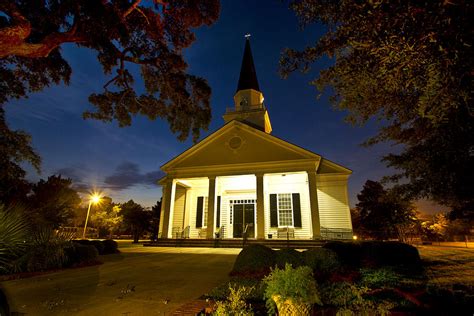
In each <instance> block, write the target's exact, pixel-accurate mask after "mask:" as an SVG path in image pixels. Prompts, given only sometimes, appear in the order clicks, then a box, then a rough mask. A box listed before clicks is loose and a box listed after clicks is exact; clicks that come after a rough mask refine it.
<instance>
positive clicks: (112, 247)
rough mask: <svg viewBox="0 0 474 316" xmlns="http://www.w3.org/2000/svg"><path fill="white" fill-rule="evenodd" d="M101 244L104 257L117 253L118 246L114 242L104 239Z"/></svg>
mask: <svg viewBox="0 0 474 316" xmlns="http://www.w3.org/2000/svg"><path fill="white" fill-rule="evenodd" d="M102 244H103V245H104V255H108V254H111V253H117V252H119V250H118V244H117V242H116V241H115V240H112V239H105V240H103V241H102Z"/></svg>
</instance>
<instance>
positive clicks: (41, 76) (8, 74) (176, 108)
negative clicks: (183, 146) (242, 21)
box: [0, 0, 220, 140]
mask: <svg viewBox="0 0 474 316" xmlns="http://www.w3.org/2000/svg"><path fill="white" fill-rule="evenodd" d="M219 10H220V5H219V1H218V0H196V1H185V0H171V1H160V0H154V1H150V2H149V1H141V0H133V1H132V0H110V1H58V0H54V1H36V2H29V1H19V0H13V1H1V2H0V104H4V103H5V102H7V101H8V100H10V99H12V98H21V97H25V96H26V95H27V94H28V93H29V92H34V91H40V90H42V89H44V88H45V87H47V86H50V85H51V84H58V83H60V82H61V81H62V82H64V83H66V84H68V83H69V80H70V76H71V72H72V69H71V67H70V65H69V63H68V62H67V61H66V60H65V59H64V58H63V55H62V53H61V46H62V45H63V44H65V43H74V44H76V45H77V46H79V47H85V48H89V49H91V50H93V51H95V52H96V53H97V59H98V61H99V63H100V64H101V66H102V69H103V71H104V73H105V74H112V73H113V77H112V78H111V80H110V81H109V82H107V83H105V84H104V91H103V92H102V93H97V94H92V95H91V96H90V98H89V100H90V102H91V103H92V104H93V105H94V106H95V107H96V112H86V113H85V114H84V117H86V118H95V119H100V120H104V121H110V120H113V119H116V120H117V121H118V122H119V124H120V126H126V125H130V124H131V119H132V116H133V115H136V114H143V115H145V116H147V117H149V118H151V119H156V118H158V117H160V118H162V119H165V120H167V121H168V123H169V125H170V128H171V130H172V131H173V132H174V133H177V134H178V138H179V139H180V140H184V139H186V138H187V137H188V135H189V133H190V132H192V134H193V138H194V139H195V140H196V139H197V138H198V136H199V132H200V129H205V128H207V126H208V124H209V121H210V115H211V112H210V106H209V99H210V94H211V90H210V87H209V86H208V84H207V82H206V81H205V80H204V79H202V78H199V77H196V76H193V75H191V74H189V73H187V64H186V62H185V61H184V57H183V49H184V48H186V47H189V46H190V45H191V44H192V43H193V42H194V41H195V35H194V33H193V30H194V29H195V28H197V27H200V26H202V25H211V24H212V23H213V22H214V21H216V19H217V18H218V16H219ZM131 65H137V66H138V67H139V68H140V72H141V76H142V78H143V80H144V83H145V91H144V92H143V93H140V92H138V90H137V89H136V87H135V86H134V81H135V79H136V78H134V75H133V72H132V71H131V70H130V69H131Z"/></svg>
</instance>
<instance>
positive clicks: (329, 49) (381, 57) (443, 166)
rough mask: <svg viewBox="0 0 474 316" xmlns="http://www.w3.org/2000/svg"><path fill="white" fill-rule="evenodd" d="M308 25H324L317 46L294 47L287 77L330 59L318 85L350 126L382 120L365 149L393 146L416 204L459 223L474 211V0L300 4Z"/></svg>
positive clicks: (285, 58) (398, 179) (284, 62)
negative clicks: (428, 202)
mask: <svg viewBox="0 0 474 316" xmlns="http://www.w3.org/2000/svg"><path fill="white" fill-rule="evenodd" d="M290 7H291V8H292V9H293V10H294V11H295V12H296V14H297V16H298V17H299V19H300V21H301V23H302V25H303V26H305V25H308V24H311V23H321V24H323V25H325V27H326V32H325V34H323V36H322V37H321V38H319V39H315V43H314V45H310V46H309V47H306V48H305V49H303V50H301V51H297V50H294V49H286V50H285V51H284V52H283V55H282V58H281V60H280V65H281V73H282V75H283V76H284V77H286V76H288V75H289V74H290V73H291V72H293V71H295V70H301V71H303V72H306V71H309V69H310V66H311V64H313V63H314V62H317V61H318V60H320V59H321V58H323V57H325V56H329V57H330V58H332V60H333V61H334V64H333V65H332V66H330V67H328V68H326V69H324V70H322V71H321V72H320V73H319V76H318V77H317V78H316V79H314V81H312V82H311V83H312V84H313V85H314V86H315V87H316V88H317V89H319V90H320V92H323V91H324V90H325V89H326V88H328V87H331V88H332V89H328V90H329V91H331V93H332V95H331V99H330V100H331V102H332V103H333V105H334V107H335V108H337V109H340V110H345V111H347V113H348V116H347V120H348V121H349V122H351V123H353V124H364V123H366V122H367V121H368V120H369V119H374V118H375V119H377V120H379V121H382V122H383V126H384V127H382V128H381V129H380V130H379V132H378V134H377V135H375V136H374V137H373V138H371V139H369V140H367V142H366V145H372V144H375V143H378V142H384V141H389V142H392V143H393V144H398V145H400V146H399V148H400V150H399V151H397V152H396V153H393V154H389V155H387V156H385V157H384V158H383V160H384V161H385V162H386V163H387V165H388V166H391V167H393V168H395V169H398V171H399V173H397V174H395V175H394V176H391V177H388V178H387V180H389V181H390V180H391V181H394V182H395V183H398V186H397V189H398V190H399V192H400V193H403V194H405V195H406V196H407V197H409V198H430V199H433V200H435V201H437V202H439V203H441V204H444V205H447V206H450V207H452V208H453V210H454V212H455V213H456V214H458V215H459V216H460V217H465V216H468V215H469V214H471V216H472V213H473V209H474V194H472V192H474V187H473V181H472V175H473V174H474V137H472V135H474V111H473V103H472V101H473V99H472V98H473V93H472V89H473V86H472V77H473V75H474V68H473V61H474V58H472V56H474V45H473V44H474V43H472V40H473V38H474V32H473V28H472V21H471V20H472V16H473V14H474V12H473V11H474V10H473V8H474V3H473V2H472V1H463V0H452V1H440V0H433V1H401V0H397V1H389V0H375V1H352V0H339V1H337V0H329V1H322V0H294V1H291V2H290Z"/></svg>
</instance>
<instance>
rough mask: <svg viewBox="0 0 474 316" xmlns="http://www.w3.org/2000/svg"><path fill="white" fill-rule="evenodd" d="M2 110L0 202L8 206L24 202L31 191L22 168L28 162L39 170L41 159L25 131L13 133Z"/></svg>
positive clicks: (0, 131) (0, 123) (0, 117)
mask: <svg viewBox="0 0 474 316" xmlns="http://www.w3.org/2000/svg"><path fill="white" fill-rule="evenodd" d="M4 114H5V113H4V112H3V111H2V109H1V108H0V170H1V172H0V202H3V203H4V204H6V205H10V204H14V203H16V202H17V201H21V200H24V199H25V198H26V195H27V194H28V193H29V191H30V190H31V185H30V183H29V182H28V181H26V180H25V175H26V172H25V171H24V170H23V168H22V167H21V165H20V163H21V162H22V161H27V162H29V163H30V164H31V165H33V166H34V167H35V168H36V170H39V167H40V162H41V159H40V157H39V156H38V154H36V152H35V151H34V150H33V148H32V147H31V145H30V136H29V135H28V134H27V133H25V132H23V131H12V130H10V129H9V127H8V125H7V124H6V122H5V118H4Z"/></svg>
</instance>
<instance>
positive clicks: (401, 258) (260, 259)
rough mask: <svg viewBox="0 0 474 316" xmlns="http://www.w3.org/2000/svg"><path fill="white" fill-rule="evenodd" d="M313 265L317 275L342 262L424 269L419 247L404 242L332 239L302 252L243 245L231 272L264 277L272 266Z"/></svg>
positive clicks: (331, 270)
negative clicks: (319, 246)
mask: <svg viewBox="0 0 474 316" xmlns="http://www.w3.org/2000/svg"><path fill="white" fill-rule="evenodd" d="M286 263H290V264H291V265H292V266H293V267H299V266H303V265H305V266H309V267H310V268H312V269H313V271H314V273H315V275H319V276H321V275H328V274H330V273H332V272H335V271H337V270H339V268H341V266H346V267H351V268H359V267H369V268H373V267H403V268H409V269H411V270H413V269H420V267H421V260H420V255H419V254H418V250H417V249H416V248H415V247H413V246H410V245H407V244H404V243H400V242H378V241H367V242H340V241H334V242H328V243H326V244H325V245H324V246H323V248H314V249H310V250H307V251H303V252H299V251H296V250H294V249H282V250H278V251H275V250H272V249H270V248H268V247H266V246H263V245H258V244H257V245H250V246H247V247H245V248H244V249H242V251H241V252H240V253H239V255H238V256H237V259H236V260H235V263H234V267H233V270H232V272H231V275H240V276H250V277H251V276H255V277H262V276H264V275H267V274H268V273H269V272H270V270H271V268H273V267H275V266H278V267H279V268H284V267H285V264H286Z"/></svg>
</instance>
